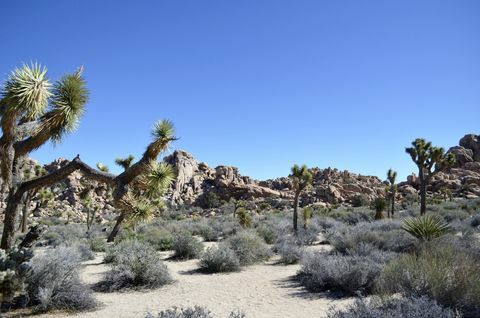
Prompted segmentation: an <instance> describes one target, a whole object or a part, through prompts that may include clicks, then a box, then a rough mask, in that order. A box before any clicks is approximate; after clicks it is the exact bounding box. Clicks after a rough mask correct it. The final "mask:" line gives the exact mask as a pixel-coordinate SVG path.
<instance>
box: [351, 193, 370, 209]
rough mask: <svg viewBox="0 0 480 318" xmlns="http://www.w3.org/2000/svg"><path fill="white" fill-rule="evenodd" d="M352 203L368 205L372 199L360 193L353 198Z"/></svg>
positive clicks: (356, 205)
mask: <svg viewBox="0 0 480 318" xmlns="http://www.w3.org/2000/svg"><path fill="white" fill-rule="evenodd" d="M351 203H352V206H354V207H361V206H368V205H370V199H369V198H368V197H367V196H366V195H364V194H358V195H355V196H354V197H353V198H352V199H351Z"/></svg>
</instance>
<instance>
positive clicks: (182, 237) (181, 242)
mask: <svg viewBox="0 0 480 318" xmlns="http://www.w3.org/2000/svg"><path fill="white" fill-rule="evenodd" d="M172 249H173V250H174V251H175V254H174V257H175V258H178V259H192V258H197V257H199V256H200V254H201V253H202V250H203V244H202V243H201V242H200V241H198V240H197V239H196V238H195V237H194V236H192V235H191V234H189V233H185V232H183V233H176V234H174V237H173V244H172Z"/></svg>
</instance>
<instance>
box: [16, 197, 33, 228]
mask: <svg viewBox="0 0 480 318" xmlns="http://www.w3.org/2000/svg"><path fill="white" fill-rule="evenodd" d="M32 196H33V193H32V192H31V191H29V192H27V194H26V195H25V200H24V202H23V209H22V220H21V222H20V227H19V230H20V231H21V232H22V233H25V232H27V227H28V209H29V207H30V202H31V201H32Z"/></svg>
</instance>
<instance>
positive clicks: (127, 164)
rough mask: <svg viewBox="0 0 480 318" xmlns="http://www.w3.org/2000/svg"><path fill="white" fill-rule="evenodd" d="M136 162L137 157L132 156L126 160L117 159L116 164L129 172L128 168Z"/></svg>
mask: <svg viewBox="0 0 480 318" xmlns="http://www.w3.org/2000/svg"><path fill="white" fill-rule="evenodd" d="M134 160H135V157H134V156H132V155H129V156H128V157H126V158H117V159H115V163H116V164H117V165H119V166H120V167H122V168H123V170H127V169H128V168H130V166H131V165H132V163H133V161H134Z"/></svg>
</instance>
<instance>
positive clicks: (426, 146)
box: [405, 138, 455, 177]
mask: <svg viewBox="0 0 480 318" xmlns="http://www.w3.org/2000/svg"><path fill="white" fill-rule="evenodd" d="M405 151H406V152H407V153H408V154H409V155H410V157H411V158H412V161H413V162H415V164H416V165H417V166H418V168H419V169H420V171H422V172H423V173H426V174H427V175H426V176H427V177H428V176H429V175H430V174H431V173H432V172H433V171H432V169H433V168H435V170H437V168H442V167H447V166H450V165H452V164H453V163H454V162H455V156H454V155H453V154H452V153H447V154H445V150H444V149H443V148H441V147H434V146H432V143H431V142H427V141H425V139H422V138H417V139H415V140H414V141H413V142H412V147H408V148H406V149H405Z"/></svg>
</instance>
